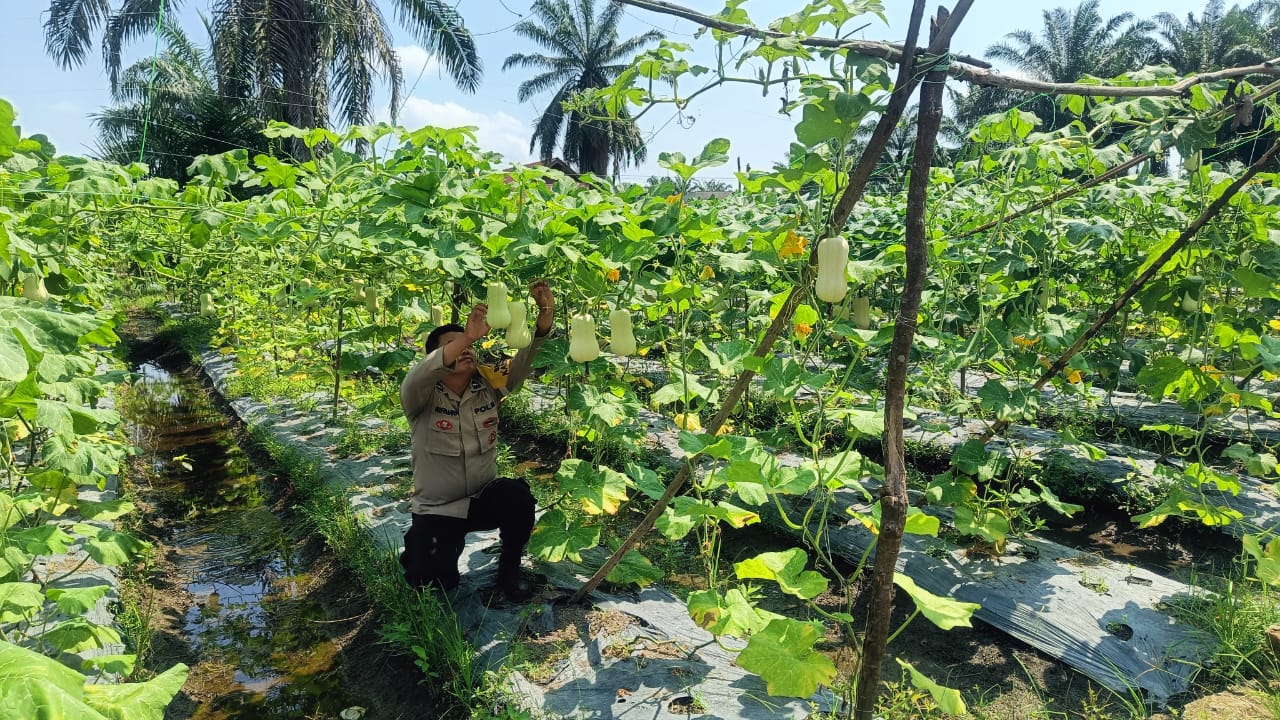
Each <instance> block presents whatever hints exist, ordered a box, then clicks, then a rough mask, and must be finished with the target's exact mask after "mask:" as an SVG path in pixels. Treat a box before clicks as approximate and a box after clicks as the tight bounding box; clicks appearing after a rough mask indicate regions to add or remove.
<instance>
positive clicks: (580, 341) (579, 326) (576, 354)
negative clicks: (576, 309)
mask: <svg viewBox="0 0 1280 720" xmlns="http://www.w3.org/2000/svg"><path fill="white" fill-rule="evenodd" d="M569 357H570V358H573V361H574V362H581V363H584V362H591V361H592V360H595V359H596V358H598V357H600V344H599V343H598V342H596V321H595V319H594V318H592V317H591V316H590V315H574V316H573V318H572V319H571V320H570V321H569Z"/></svg>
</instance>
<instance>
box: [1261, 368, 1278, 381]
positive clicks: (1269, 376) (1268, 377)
mask: <svg viewBox="0 0 1280 720" xmlns="http://www.w3.org/2000/svg"><path fill="white" fill-rule="evenodd" d="M1262 379H1263V380H1265V381H1267V382H1272V381H1275V380H1280V375H1277V374H1276V373H1273V372H1271V371H1270V370H1263V371H1262Z"/></svg>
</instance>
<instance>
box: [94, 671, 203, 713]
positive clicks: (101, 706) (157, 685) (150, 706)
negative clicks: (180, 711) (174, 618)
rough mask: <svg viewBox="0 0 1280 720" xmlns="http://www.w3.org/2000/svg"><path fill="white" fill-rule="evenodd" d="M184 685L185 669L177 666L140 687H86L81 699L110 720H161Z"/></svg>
mask: <svg viewBox="0 0 1280 720" xmlns="http://www.w3.org/2000/svg"><path fill="white" fill-rule="evenodd" d="M186 682H187V666H186V665H183V664H182V663H178V664H177V665H174V666H173V667H171V668H169V669H168V670H165V671H164V672H162V673H160V674H159V675H157V676H155V677H153V678H151V679H150V680H148V681H146V682H143V683H118V684H115V685H109V684H93V685H87V686H85V689H84V699H85V702H87V703H88V704H89V705H90V706H92V707H93V708H95V709H97V710H98V711H99V712H101V713H102V714H103V716H104V717H107V718H110V719H111V720H162V719H163V718H164V710H165V708H166V707H168V706H169V703H170V702H172V701H173V698H174V696H176V695H177V694H178V692H179V691H181V690H182V686H183V684H184V683H186Z"/></svg>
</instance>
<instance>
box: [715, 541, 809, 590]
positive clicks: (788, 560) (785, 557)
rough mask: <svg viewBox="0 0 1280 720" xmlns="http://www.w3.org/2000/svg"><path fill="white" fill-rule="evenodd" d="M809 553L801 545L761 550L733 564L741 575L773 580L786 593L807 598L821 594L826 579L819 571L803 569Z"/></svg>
mask: <svg viewBox="0 0 1280 720" xmlns="http://www.w3.org/2000/svg"><path fill="white" fill-rule="evenodd" d="M808 562H809V556H808V555H807V554H805V551H804V550H802V549H800V548H791V549H790V550H784V551H782V552H766V553H760V554H759V555H756V556H755V557H753V558H748V559H746V560H743V561H742V562H740V563H735V564H734V566H733V569H734V572H736V573H737V575H738V577H739V578H740V579H743V580H746V579H749V578H757V579H760V580H773V581H774V582H776V583H778V587H779V588H780V589H781V590H782V591H783V592H785V593H787V594H788V595H795V596H796V597H799V598H804V599H805V600H808V599H810V598H815V597H817V596H818V595H821V594H822V593H823V591H825V590H826V589H827V579H826V578H825V577H823V576H822V574H821V573H818V572H814V571H813V570H805V569H804V568H805V565H806V564H807V563H808Z"/></svg>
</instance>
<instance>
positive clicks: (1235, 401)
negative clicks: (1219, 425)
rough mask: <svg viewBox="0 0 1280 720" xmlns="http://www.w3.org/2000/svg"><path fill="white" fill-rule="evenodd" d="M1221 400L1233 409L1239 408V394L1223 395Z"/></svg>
mask: <svg viewBox="0 0 1280 720" xmlns="http://www.w3.org/2000/svg"><path fill="white" fill-rule="evenodd" d="M1222 399H1223V400H1225V401H1227V402H1229V403H1231V405H1232V406H1233V407H1239V406H1240V393H1223V394H1222Z"/></svg>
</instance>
